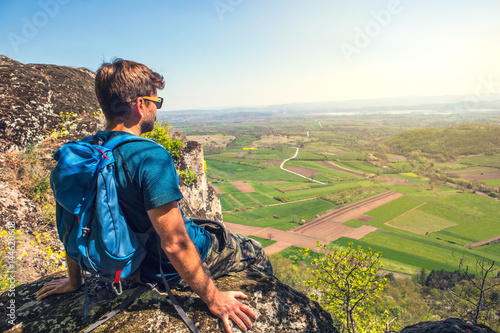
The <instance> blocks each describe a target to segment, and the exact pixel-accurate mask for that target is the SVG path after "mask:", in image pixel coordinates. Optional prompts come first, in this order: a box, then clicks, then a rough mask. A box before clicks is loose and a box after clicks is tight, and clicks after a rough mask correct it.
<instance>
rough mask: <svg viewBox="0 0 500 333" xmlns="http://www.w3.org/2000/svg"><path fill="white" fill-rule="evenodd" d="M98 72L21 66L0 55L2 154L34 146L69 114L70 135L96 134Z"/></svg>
mask: <svg viewBox="0 0 500 333" xmlns="http://www.w3.org/2000/svg"><path fill="white" fill-rule="evenodd" d="M94 77H95V73H93V72H92V71H90V70H88V69H85V68H72V67H65V66H56V65H39V64H27V65H24V64H21V63H20V62H17V61H15V60H12V59H9V58H7V57H5V56H3V55H0V152H3V151H7V150H12V149H16V148H21V147H26V146H28V145H31V144H35V143H37V142H39V141H41V140H43V139H44V138H45V136H46V135H47V134H48V133H49V131H51V130H53V129H57V130H60V129H61V128H60V127H61V126H64V125H62V124H64V123H65V122H67V120H68V118H71V121H72V128H71V132H72V133H75V134H76V133H77V134H78V136H79V137H83V136H85V135H86V134H90V133H93V132H95V131H96V130H97V128H98V126H99V125H101V124H102V121H101V120H100V119H99V118H98V117H95V116H94V113H95V112H97V111H98V110H99V104H98V102H97V99H96V97H95V93H94Z"/></svg>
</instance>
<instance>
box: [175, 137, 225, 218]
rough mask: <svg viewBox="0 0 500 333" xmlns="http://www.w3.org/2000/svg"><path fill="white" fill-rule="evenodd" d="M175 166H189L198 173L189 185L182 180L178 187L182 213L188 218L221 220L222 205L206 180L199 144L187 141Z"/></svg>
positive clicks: (181, 168)
mask: <svg viewBox="0 0 500 333" xmlns="http://www.w3.org/2000/svg"><path fill="white" fill-rule="evenodd" d="M175 166H176V168H177V169H178V170H185V169H187V168H191V170H193V172H194V173H196V175H198V180H197V181H196V182H194V183H193V184H192V185H190V186H187V185H186V184H184V182H182V181H181V183H180V189H181V192H182V194H183V195H184V199H182V200H181V202H180V204H181V206H182V209H183V211H184V213H185V214H186V215H187V216H189V217H190V218H200V219H209V220H215V221H219V222H222V206H221V204H220V200H219V197H218V196H217V193H216V192H215V190H214V188H213V187H212V185H210V184H209V183H208V181H207V176H206V174H205V170H204V157H203V149H202V147H201V144H200V143H198V142H195V141H189V142H188V143H187V144H186V145H185V146H184V149H183V150H182V152H181V153H180V157H179V159H177V160H176V162H175Z"/></svg>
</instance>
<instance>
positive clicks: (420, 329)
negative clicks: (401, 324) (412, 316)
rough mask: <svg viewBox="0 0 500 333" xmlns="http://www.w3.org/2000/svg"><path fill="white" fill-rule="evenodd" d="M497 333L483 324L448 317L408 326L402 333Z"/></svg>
mask: <svg viewBox="0 0 500 333" xmlns="http://www.w3.org/2000/svg"><path fill="white" fill-rule="evenodd" d="M424 332H425V333H495V331H493V330H492V329H491V328H489V327H488V326H486V325H483V324H477V323H474V322H471V321H465V320H463V319H460V318H447V319H445V320H440V321H426V322H421V323H418V324H415V325H411V326H407V327H405V328H403V329H402V330H401V332H400V333H424Z"/></svg>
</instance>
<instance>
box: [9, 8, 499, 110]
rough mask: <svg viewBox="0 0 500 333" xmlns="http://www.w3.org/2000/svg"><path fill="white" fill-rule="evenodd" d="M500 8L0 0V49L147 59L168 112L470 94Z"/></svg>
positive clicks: (486, 61)
mask: <svg viewBox="0 0 500 333" xmlns="http://www.w3.org/2000/svg"><path fill="white" fill-rule="evenodd" d="M499 13H500V1H498V0H476V1H472V0H470V1H465V0H434V1H430V0H399V1H398V0H385V1H382V0H343V1H340V0H329V1H328V0H310V1H305V0H161V1H160V0H158V1H141V2H139V1H130V0H120V1H115V0H110V1H104V0H101V1H97V0H40V1H35V0H23V1H19V0H0V22H2V24H1V26H0V54H5V55H6V56H8V57H11V58H13V59H15V60H18V61H20V62H23V63H51V64H58V65H67V66H76V67H87V68H89V69H91V70H94V71H95V70H96V69H97V68H98V67H99V66H100V64H101V63H102V62H103V61H109V60H112V59H113V58H115V57H119V58H123V59H129V60H135V61H139V62H142V63H144V64H146V65H148V66H149V67H151V68H152V69H153V70H155V71H158V72H159V73H160V74H162V75H163V76H164V77H165V79H166V81H167V84H166V88H165V90H163V91H162V92H160V93H159V95H160V96H163V97H165V98H166V103H165V104H164V107H163V110H167V111H168V110H179V109H189V108H213V107H224V106H249V105H269V104H280V103H290V102H313V101H337V100H348V99H365V98H382V97H395V96H406V95H425V96H433V95H448V94H460V95H462V94H463V95H465V94H474V93H476V92H477V91H478V90H481V88H480V87H481V84H482V83H481V82H484V81H485V80H486V81H488V82H490V83H491V84H490V85H489V86H490V92H491V87H492V86H494V87H496V88H495V89H496V92H497V93H498V92H500V19H499V17H500V16H499ZM478 87H479V88H478ZM483 88H484V84H483ZM483 90H484V89H483ZM482 92H483V93H484V92H485V91H482Z"/></svg>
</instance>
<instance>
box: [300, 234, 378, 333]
mask: <svg viewBox="0 0 500 333" xmlns="http://www.w3.org/2000/svg"><path fill="white" fill-rule="evenodd" d="M317 244H318V247H319V249H320V252H322V253H320V252H317V253H316V256H315V258H313V260H312V264H313V266H315V267H316V268H313V269H310V270H311V272H312V273H313V275H314V276H315V277H316V278H315V279H313V280H309V281H306V284H307V285H308V286H310V287H312V288H314V289H317V290H318V291H319V293H315V294H313V295H311V298H313V299H315V300H318V301H319V302H320V303H321V305H322V306H323V307H324V308H325V309H327V310H329V311H330V312H331V313H332V314H333V315H334V316H335V317H336V320H337V322H338V324H339V325H340V328H341V331H342V332H349V333H355V332H370V331H375V332H381V331H384V330H385V323H383V322H378V323H377V322H375V321H374V320H372V319H371V318H370V317H369V314H368V312H367V311H366V310H367V309H368V308H369V307H370V306H372V304H373V302H374V301H375V300H376V299H378V298H379V297H380V293H381V292H382V291H383V290H384V286H385V284H386V283H387V279H386V278H381V277H379V276H377V271H378V270H379V269H380V268H381V267H382V266H383V264H382V262H381V261H380V259H379V258H380V255H381V253H380V252H375V251H374V250H372V249H370V248H369V249H368V251H367V252H365V251H363V248H362V247H361V246H358V247H357V248H354V247H353V243H352V242H349V244H348V247H347V248H346V249H345V248H343V247H342V246H340V249H339V250H337V251H329V250H328V249H327V246H326V245H320V244H319V242H318V243H317ZM303 254H304V255H305V256H306V257H309V256H311V250H310V249H305V250H304V251H303ZM381 319H382V318H381ZM383 320H385V318H384V319H383ZM377 324H378V326H377V327H376V328H375V327H374V326H375V325H377ZM382 327H383V328H382Z"/></svg>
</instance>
